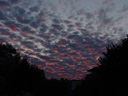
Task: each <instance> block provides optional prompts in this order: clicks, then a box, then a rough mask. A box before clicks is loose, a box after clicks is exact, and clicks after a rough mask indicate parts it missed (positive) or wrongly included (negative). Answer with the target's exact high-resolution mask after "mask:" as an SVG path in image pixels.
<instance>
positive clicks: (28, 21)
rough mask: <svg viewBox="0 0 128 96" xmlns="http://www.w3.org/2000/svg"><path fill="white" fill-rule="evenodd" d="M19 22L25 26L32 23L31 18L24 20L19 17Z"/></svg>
mask: <svg viewBox="0 0 128 96" xmlns="http://www.w3.org/2000/svg"><path fill="white" fill-rule="evenodd" d="M17 21H18V22H19V23H24V24H29V23H30V22H31V18H28V19H27V18H22V17H17Z"/></svg>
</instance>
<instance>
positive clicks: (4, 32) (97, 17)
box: [0, 0, 128, 79]
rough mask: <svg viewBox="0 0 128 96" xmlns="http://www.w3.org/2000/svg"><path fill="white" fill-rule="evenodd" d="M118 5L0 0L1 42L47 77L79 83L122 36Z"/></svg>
mask: <svg viewBox="0 0 128 96" xmlns="http://www.w3.org/2000/svg"><path fill="white" fill-rule="evenodd" d="M122 1H123V2H124V3H122V4H120V6H118V4H119V3H120V0H104V1H103V0H95V2H94V1H91V0H68V1H67V0H65V1H62V0H54V2H52V1H50V0H31V1H30V0H1V1H0V41H1V42H10V43H12V44H13V45H14V47H16V48H17V50H18V52H21V53H22V55H24V54H25V55H27V56H28V57H29V60H30V62H32V63H33V64H36V65H38V66H39V67H40V68H42V69H44V70H45V72H46V76H47V77H48V78H52V77H54V78H61V77H64V78H68V79H81V78H83V77H84V76H85V73H86V72H87V70H88V69H90V68H92V67H94V66H96V63H98V62H97V59H98V57H99V56H100V55H101V53H102V52H103V51H104V50H105V46H106V45H107V44H109V43H111V42H117V41H118V40H119V39H121V38H124V37H125V35H126V34H127V28H126V27H127V25H128V23H127V21H128V19H127V17H128V6H127V5H125V3H126V2H127V1H126V0H122ZM99 2H100V3H99ZM117 6H118V8H117Z"/></svg>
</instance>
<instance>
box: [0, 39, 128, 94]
mask: <svg viewBox="0 0 128 96" xmlns="http://www.w3.org/2000/svg"><path fill="white" fill-rule="evenodd" d="M127 54H128V37H127V38H125V39H123V40H122V41H121V43H120V44H111V45H108V46H107V47H106V52H103V56H102V57H100V58H99V64H98V65H97V67H94V68H92V69H90V70H88V72H89V73H90V74H88V75H86V77H85V78H84V80H81V81H80V80H79V81H80V83H79V82H78V81H75V80H74V81H72V80H68V79H63V78H61V79H60V80H57V79H50V80H48V79H47V78H46V77H45V72H44V71H43V70H42V69H39V68H38V67H37V66H36V65H32V64H30V63H29V61H28V59H27V57H22V56H20V53H18V52H17V51H16V49H15V48H13V47H12V46H11V45H10V44H3V43H1V44H0V96H45V95H46V96H83V95H84V96H112V95H113V96H116V95H120V96H128V92H127V86H128V72H127V71H128V56H127ZM73 84H74V85H73ZM76 85H79V86H77V87H76ZM74 86H75V87H74Z"/></svg>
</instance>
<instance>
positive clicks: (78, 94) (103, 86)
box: [74, 36, 128, 96]
mask: <svg viewBox="0 0 128 96" xmlns="http://www.w3.org/2000/svg"><path fill="white" fill-rule="evenodd" d="M103 55H104V56H102V57H100V58H99V64H98V66H97V67H94V68H92V69H90V70H89V71H88V72H90V74H89V75H87V76H86V77H85V80H84V81H83V82H82V85H81V86H79V87H78V88H77V89H76V90H75V92H74V96H82V95H83V94H86V96H110V95H113V96H116V95H119V96H128V93H127V86H128V56H127V55H128V36H127V38H125V39H123V40H122V41H121V43H120V44H111V45H108V46H107V47H106V52H103Z"/></svg>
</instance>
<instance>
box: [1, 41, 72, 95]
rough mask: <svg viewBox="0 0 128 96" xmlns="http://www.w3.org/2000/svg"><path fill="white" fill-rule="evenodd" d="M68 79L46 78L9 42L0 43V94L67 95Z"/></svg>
mask: <svg viewBox="0 0 128 96" xmlns="http://www.w3.org/2000/svg"><path fill="white" fill-rule="evenodd" d="M69 85H70V80H67V79H63V78H61V80H56V79H50V80H48V79H46V78H45V73H44V71H43V70H41V69H39V68H38V67H37V66H35V65H31V64H30V63H29V61H28V59H27V57H25V56H24V57H21V56H20V53H17V51H16V49H15V48H13V47H12V45H10V44H2V43H0V96H6V95H7V96H44V95H46V94H47V96H67V94H68V87H69Z"/></svg>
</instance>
